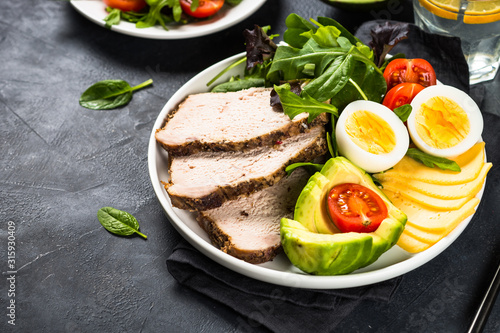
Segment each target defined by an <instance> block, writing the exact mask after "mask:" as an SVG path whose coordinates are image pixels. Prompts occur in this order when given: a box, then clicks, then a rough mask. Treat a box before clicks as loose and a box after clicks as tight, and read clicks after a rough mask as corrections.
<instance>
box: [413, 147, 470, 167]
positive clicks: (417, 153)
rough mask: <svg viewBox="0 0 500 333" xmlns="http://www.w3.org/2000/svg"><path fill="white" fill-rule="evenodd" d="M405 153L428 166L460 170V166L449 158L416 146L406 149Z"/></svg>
mask: <svg viewBox="0 0 500 333" xmlns="http://www.w3.org/2000/svg"><path fill="white" fill-rule="evenodd" d="M406 155H407V156H408V157H411V158H413V159H414V160H415V161H418V162H421V163H423V164H424V165H425V166H428V167H429V168H434V167H438V168H440V169H441V170H451V171H457V172H460V171H461V169H460V166H459V165H458V164H457V162H455V161H452V160H449V159H447V158H444V157H437V156H432V155H429V154H427V153H424V152H423V151H421V150H419V149H417V148H410V149H408V151H407V152H406Z"/></svg>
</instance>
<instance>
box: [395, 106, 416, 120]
mask: <svg viewBox="0 0 500 333" xmlns="http://www.w3.org/2000/svg"><path fill="white" fill-rule="evenodd" d="M411 110H412V107H411V105H410V104H404V105H401V106H400V107H397V108H395V109H394V113H395V114H396V116H398V117H399V119H401V121H402V122H405V121H407V120H408V117H409V116H410V114H411Z"/></svg>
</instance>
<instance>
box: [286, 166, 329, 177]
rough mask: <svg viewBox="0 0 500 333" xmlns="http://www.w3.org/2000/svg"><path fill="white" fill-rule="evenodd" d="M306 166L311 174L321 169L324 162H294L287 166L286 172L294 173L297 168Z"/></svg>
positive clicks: (288, 173)
mask: <svg viewBox="0 0 500 333" xmlns="http://www.w3.org/2000/svg"><path fill="white" fill-rule="evenodd" d="M301 167H304V168H306V170H307V172H308V173H309V174H311V175H314V174H315V173H316V172H319V171H321V169H322V168H323V164H316V163H293V164H290V165H289V166H287V167H286V169H285V172H286V174H287V175H288V176H290V175H291V174H292V172H294V171H295V170H296V169H298V168H301Z"/></svg>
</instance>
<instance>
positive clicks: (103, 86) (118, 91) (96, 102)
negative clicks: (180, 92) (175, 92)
mask: <svg viewBox="0 0 500 333" xmlns="http://www.w3.org/2000/svg"><path fill="white" fill-rule="evenodd" d="M152 83H153V80H151V79H149V80H147V81H145V82H143V83H141V84H139V85H137V86H134V87H131V86H130V85H129V84H128V83H127V82H126V81H123V80H103V81H99V82H97V83H94V84H93V85H91V86H90V87H89V88H87V90H85V91H84V92H83V94H82V96H80V105H81V106H83V107H85V108H87V109H92V110H111V109H115V108H117V107H120V106H123V105H126V104H128V102H130V100H131V99H132V94H133V93H134V91H136V90H138V89H141V88H144V87H146V86H149V85H150V84H152Z"/></svg>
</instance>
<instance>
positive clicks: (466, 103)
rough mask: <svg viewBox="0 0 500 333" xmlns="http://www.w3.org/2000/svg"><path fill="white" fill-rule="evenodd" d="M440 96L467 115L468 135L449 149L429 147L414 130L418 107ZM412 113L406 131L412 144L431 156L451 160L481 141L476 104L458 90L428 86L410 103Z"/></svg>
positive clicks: (478, 113)
mask: <svg viewBox="0 0 500 333" xmlns="http://www.w3.org/2000/svg"><path fill="white" fill-rule="evenodd" d="M436 96H442V97H446V98H449V99H450V100H453V101H455V102H456V103H457V104H458V105H459V106H460V107H461V108H462V109H463V110H464V111H465V113H466V114H467V117H468V118H469V122H470V131H469V134H468V135H467V136H466V137H465V139H464V140H462V141H461V142H460V143H458V144H457V145H455V146H453V147H449V148H435V147H431V146H429V145H428V144H427V143H425V142H424V140H423V139H422V138H421V137H420V136H419V135H418V133H417V129H416V122H415V115H416V114H417V112H418V110H419V109H420V106H421V105H422V104H423V103H425V102H427V101H428V100H429V99H430V98H432V97H436ZM410 105H411V107H412V112H411V114H410V116H409V117H408V120H407V124H408V131H409V133H410V137H411V139H412V141H413V143H414V144H415V145H416V146H417V147H418V148H419V149H420V150H422V151H423V152H426V153H427V154H430V155H433V156H439V157H446V158H451V157H455V156H458V155H460V154H462V153H464V152H466V151H467V150H469V149H470V148H471V147H472V146H473V145H474V144H476V143H477V142H478V141H479V140H480V139H481V134H482V132H483V116H482V114H481V110H480V109H479V107H478V106H477V104H476V102H474V100H473V99H472V98H471V97H470V96H469V95H467V94H466V93H465V92H463V91H462V90H460V89H457V88H455V87H452V86H447V85H435V86H430V87H427V88H425V89H424V90H422V91H421V92H420V93H418V94H417V95H416V96H415V98H414V99H413V100H412V102H411V103H410Z"/></svg>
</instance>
